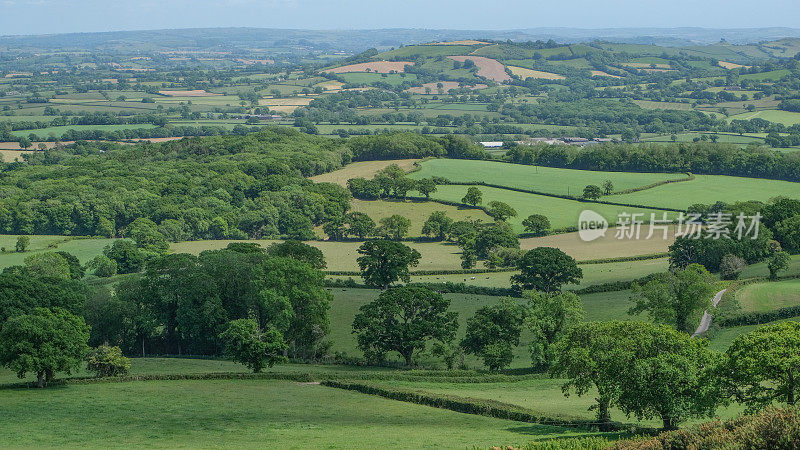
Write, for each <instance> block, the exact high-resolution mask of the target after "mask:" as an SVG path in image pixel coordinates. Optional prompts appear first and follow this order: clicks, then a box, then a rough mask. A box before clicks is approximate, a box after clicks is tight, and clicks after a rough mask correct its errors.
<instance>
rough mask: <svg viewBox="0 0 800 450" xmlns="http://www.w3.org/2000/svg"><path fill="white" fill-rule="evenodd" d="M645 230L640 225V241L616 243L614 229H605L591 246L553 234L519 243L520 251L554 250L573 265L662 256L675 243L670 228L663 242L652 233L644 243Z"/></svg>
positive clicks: (577, 238)
mask: <svg viewBox="0 0 800 450" xmlns="http://www.w3.org/2000/svg"><path fill="white" fill-rule="evenodd" d="M648 230H649V228H648V226H647V225H643V226H642V229H641V235H640V237H641V239H617V238H616V237H615V234H616V229H615V228H609V229H608V231H606V235H605V236H604V237H601V238H599V239H597V240H594V241H592V242H584V241H582V240H581V239H580V236H579V235H578V233H565V234H556V235H552V236H544V237H534V238H525V239H520V241H519V244H520V248H522V249H523V250H531V249H534V248H537V247H555V248H558V249H560V250H561V251H562V252H564V253H566V254H568V255H570V256H572V257H573V258H575V259H576V260H577V261H590V260H596V259H608V258H618V257H628V256H638V255H651V254H655V253H665V252H666V251H667V250H668V248H669V246H670V245H671V244H672V243H673V242H675V230H676V228H675V227H670V230H669V231H668V232H667V239H664V236H663V233H661V232H655V233H654V234H653V237H652V239H645V238H646V237H647V235H648Z"/></svg>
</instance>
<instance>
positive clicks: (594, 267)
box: [329, 256, 669, 290]
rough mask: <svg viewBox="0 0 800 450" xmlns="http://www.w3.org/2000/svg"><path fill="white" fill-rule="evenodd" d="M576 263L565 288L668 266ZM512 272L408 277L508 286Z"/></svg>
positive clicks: (659, 261)
mask: <svg viewBox="0 0 800 450" xmlns="http://www.w3.org/2000/svg"><path fill="white" fill-rule="evenodd" d="M423 258H424V256H423ZM579 266H580V268H581V270H583V279H582V280H581V283H580V285H578V286H573V285H568V286H566V287H565V289H567V290H573V289H577V288H583V287H587V286H592V285H596V284H603V283H611V282H615V281H630V280H635V279H637V278H641V277H643V276H646V275H650V274H651V273H657V272H665V271H666V270H667V269H668V267H669V261H668V260H667V258H657V259H649V260H644V261H625V262H614V263H603V264H579ZM459 267H460V266H459ZM514 273H515V272H487V273H476V274H467V275H464V274H450V275H412V276H411V281H412V282H415V283H417V282H418V283H445V282H448V281H449V282H452V283H464V284H466V285H468V286H488V287H509V286H511V275H513V274H514ZM329 278H338V279H347V278H356V281H360V280H361V279H360V278H359V277H347V276H331V277H329Z"/></svg>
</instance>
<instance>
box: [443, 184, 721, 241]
mask: <svg viewBox="0 0 800 450" xmlns="http://www.w3.org/2000/svg"><path fill="white" fill-rule="evenodd" d="M682 184H688V183H672V185H673V186H674V185H682ZM467 189H468V186H463V185H443V186H438V187H437V190H436V192H434V193H433V194H431V198H434V199H439V200H446V201H449V202H461V199H462V198H463V197H464V194H466V192H467ZM478 189H480V191H481V192H482V193H483V203H482V204H483V205H488V204H489V202H491V201H494V200H496V201H501V202H505V203H508V204H509V205H510V206H511V207H512V208H514V209H515V210H516V211H517V217H514V218H511V219H509V220H508V222H509V223H510V224H511V225H512V226H513V227H514V229H515V230H516V231H517V232H520V233H521V232H522V231H523V227H522V221H523V220H524V219H525V218H526V217H528V216H529V215H531V214H544V215H545V216H547V217H548V218H549V219H550V224H551V225H552V227H553V228H554V229H559V228H566V227H577V226H578V216H579V215H580V213H581V211H584V210H587V209H588V210H592V211H595V212H597V213H599V214H600V215H602V216H603V217H605V218H606V220H608V222H609V223H610V224H615V223H617V218H618V217H619V215H620V214H621V213H628V214H634V213H641V214H643V216H642V217H643V218H644V220H645V221H649V220H650V214H651V213H653V214H655V215H656V218H657V219H660V218H661V217H662V211H656V210H648V209H643V208H630V207H625V206H614V205H605V204H601V203H587V202H580V201H576V200H567V199H563V198H558V197H550V196H546V195H537V194H528V193H524V192H517V191H511V190H508V189H499V188H491V187H485V186H478ZM582 192H583V188H582V187H581V189H580V192H574V191H572V190H570V194H572V195H580V193H582ZM643 192H650V190H648V191H643ZM637 194H638V193H637ZM623 197H627V196H625V195H615V196H607V197H604V199H608V200H609V201H614V202H626V203H627V202H628V201H627V199H624V198H623ZM692 203H696V202H692ZM712 203H713V202H712ZM654 206H657V207H661V206H665V205H654ZM674 216H677V213H668V214H667V217H668V218H672V217H674Z"/></svg>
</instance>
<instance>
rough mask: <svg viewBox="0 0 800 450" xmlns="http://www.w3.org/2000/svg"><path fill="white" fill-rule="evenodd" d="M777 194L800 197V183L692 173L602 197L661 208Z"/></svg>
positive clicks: (762, 197) (764, 200)
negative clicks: (679, 179) (691, 177)
mask: <svg viewBox="0 0 800 450" xmlns="http://www.w3.org/2000/svg"><path fill="white" fill-rule="evenodd" d="M777 196H786V197H792V198H800V183H793V182H790V181H780V180H765V179H758V178H744V177H730V176H724V175H696V176H695V179H694V180H692V181H687V182H682V183H670V184H666V185H663V186H657V187H654V188H652V189H647V190H644V191H639V192H633V193H630V194H622V195H613V196H608V197H603V199H604V200H609V201H614V202H623V203H632V204H637V205H647V206H654V207H663V208H676V209H686V208H687V207H689V206H691V205H692V204H695V203H703V204H713V203H715V202H717V201H722V202H726V203H734V202H743V201H747V200H758V201H762V202H766V201H768V200H769V199H771V198H773V197H777Z"/></svg>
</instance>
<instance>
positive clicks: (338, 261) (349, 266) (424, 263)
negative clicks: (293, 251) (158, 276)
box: [170, 239, 461, 271]
mask: <svg viewBox="0 0 800 450" xmlns="http://www.w3.org/2000/svg"><path fill="white" fill-rule="evenodd" d="M231 242H255V243H258V244H260V245H261V246H262V247H268V246H269V245H271V244H273V243H275V242H281V241H276V240H269V239H263V240H250V241H231V240H208V241H187V242H178V243H174V244H172V245H170V251H171V252H174V253H191V254H195V255H197V254H200V252H202V251H203V250H219V249H223V248H225V247H227V246H228V244H230V243H231ZM307 243H308V244H310V245H313V246H314V247H317V248H319V249H320V250H322V253H323V254H324V255H325V261H326V262H327V263H328V267H327V270H332V271H356V270H359V269H358V264H357V263H356V258H357V257H358V256H359V255H358V253H357V252H356V251H357V250H358V247H360V246H361V244H362V242H355V241H353V242H332V241H308V242H307ZM406 245H408V246H410V247H412V248H415V249H417V250H418V251H419V252H420V253H421V254H422V258H420V263H419V265H418V266H417V267H416V268H414V270H453V269H460V268H461V256H460V253H461V250H460V249H459V248H458V247H457V246H455V245H442V244H441V243H438V242H406Z"/></svg>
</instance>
